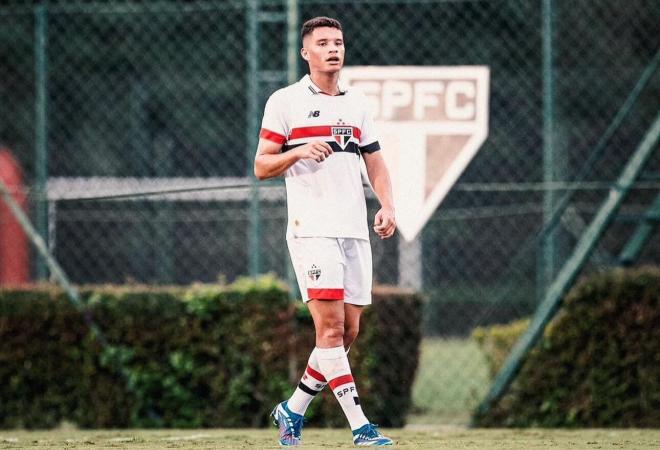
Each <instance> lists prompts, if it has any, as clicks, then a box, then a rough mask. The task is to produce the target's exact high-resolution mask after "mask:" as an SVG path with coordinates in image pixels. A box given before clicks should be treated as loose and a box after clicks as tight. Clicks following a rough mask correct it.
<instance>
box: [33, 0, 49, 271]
mask: <svg viewBox="0 0 660 450" xmlns="http://www.w3.org/2000/svg"><path fill="white" fill-rule="evenodd" d="M34 19H35V29H34V41H35V44H34V72H35V73H34V75H35V76H34V79H35V108H34V110H35V118H34V123H35V125H34V147H35V148H34V150H35V188H36V191H37V193H38V194H39V195H38V197H37V200H36V202H35V203H36V204H35V209H36V211H35V212H36V215H35V222H36V229H37V232H38V233H39V235H40V236H41V237H42V239H44V241H45V242H46V245H48V241H47V239H48V198H47V196H46V184H47V182H48V3H47V2H44V3H42V4H40V5H37V6H36V7H35V9H34ZM47 277H48V267H47V266H46V264H45V263H44V261H43V260H42V259H41V258H39V259H38V260H37V279H39V280H45V279H46V278H47Z"/></svg>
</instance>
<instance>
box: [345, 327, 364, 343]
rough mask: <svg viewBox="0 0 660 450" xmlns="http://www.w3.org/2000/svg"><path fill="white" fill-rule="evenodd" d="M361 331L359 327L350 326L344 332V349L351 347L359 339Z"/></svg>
mask: <svg viewBox="0 0 660 450" xmlns="http://www.w3.org/2000/svg"><path fill="white" fill-rule="evenodd" d="M359 331H360V327H359V325H353V326H348V327H346V329H345V330H344V347H350V346H351V344H352V343H353V342H355V339H357V336H358V333H359Z"/></svg>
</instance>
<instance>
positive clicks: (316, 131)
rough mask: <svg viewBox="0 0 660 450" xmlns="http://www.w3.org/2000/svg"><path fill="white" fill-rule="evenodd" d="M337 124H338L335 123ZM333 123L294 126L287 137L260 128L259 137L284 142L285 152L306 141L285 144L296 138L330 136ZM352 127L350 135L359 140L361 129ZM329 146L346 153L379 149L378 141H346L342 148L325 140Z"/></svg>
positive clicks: (370, 151)
mask: <svg viewBox="0 0 660 450" xmlns="http://www.w3.org/2000/svg"><path fill="white" fill-rule="evenodd" d="M335 126H339V125H335ZM332 128H333V125H322V126H311V127H300V128H294V129H292V130H291V133H289V136H288V137H285V136H283V135H281V134H278V133H275V132H273V131H270V130H267V129H265V128H262V129H261V132H260V133H259V137H261V138H264V139H268V140H269V141H272V142H275V143H277V144H284V145H283V147H282V151H283V152H286V151H288V150H291V149H294V148H296V147H299V146H301V145H305V144H306V143H307V142H301V143H296V144H287V142H288V141H292V140H297V139H311V138H326V139H327V137H328V136H332ZM351 128H352V129H353V134H352V137H354V138H355V139H357V140H358V141H359V140H360V136H361V131H360V129H359V128H357V127H351ZM325 142H327V143H328V144H329V145H330V146H331V147H332V151H333V152H346V153H355V154H356V155H360V153H373V152H375V151H378V150H380V145H379V144H378V141H375V142H372V143H371V144H368V145H365V146H362V147H360V146H359V145H358V144H357V143H355V142H348V143H347V144H346V146H345V147H344V148H342V147H341V146H340V145H339V144H338V143H337V142H336V141H334V140H325Z"/></svg>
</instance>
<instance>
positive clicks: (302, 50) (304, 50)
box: [300, 47, 309, 61]
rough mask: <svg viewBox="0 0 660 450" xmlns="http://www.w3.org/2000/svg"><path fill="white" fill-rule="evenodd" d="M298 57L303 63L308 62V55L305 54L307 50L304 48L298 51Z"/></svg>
mask: <svg viewBox="0 0 660 450" xmlns="http://www.w3.org/2000/svg"><path fill="white" fill-rule="evenodd" d="M300 56H302V57H303V59H304V60H305V61H309V53H307V49H306V48H305V47H303V48H301V49H300Z"/></svg>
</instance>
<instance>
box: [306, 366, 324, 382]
mask: <svg viewBox="0 0 660 450" xmlns="http://www.w3.org/2000/svg"><path fill="white" fill-rule="evenodd" d="M307 373H308V374H309V375H310V376H312V377H314V378H316V379H317V380H319V381H320V382H321V383H325V382H326V381H327V380H326V379H325V377H324V376H323V375H321V374H320V373H319V372H317V371H316V370H314V369H312V367H311V366H310V365H309V364H308V365H307Z"/></svg>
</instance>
